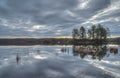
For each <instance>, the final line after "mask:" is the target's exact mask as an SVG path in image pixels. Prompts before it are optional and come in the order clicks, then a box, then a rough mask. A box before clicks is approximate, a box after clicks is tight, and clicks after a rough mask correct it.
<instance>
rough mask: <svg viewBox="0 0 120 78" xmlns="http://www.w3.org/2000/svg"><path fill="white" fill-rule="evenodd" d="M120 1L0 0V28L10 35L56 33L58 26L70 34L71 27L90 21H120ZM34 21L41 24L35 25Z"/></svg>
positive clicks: (106, 22)
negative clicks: (42, 28)
mask: <svg viewBox="0 0 120 78" xmlns="http://www.w3.org/2000/svg"><path fill="white" fill-rule="evenodd" d="M119 3H120V2H119V1H117V0H116V1H114V0H0V20H1V23H0V28H1V29H2V31H0V32H2V33H1V35H2V34H4V32H3V31H11V32H12V33H11V34H10V36H13V35H15V36H17V35H19V34H21V35H22V34H23V33H24V35H25V36H33V35H36V36H37V35H38V36H41V35H43V34H44V35H45V36H46V35H47V36H51V35H54V36H55V35H56V33H58V32H57V30H60V29H62V30H63V31H64V32H59V34H61V35H70V32H71V30H72V28H74V27H79V26H81V25H85V26H87V25H91V24H90V23H91V22H97V23H99V22H100V23H103V24H105V25H106V24H107V25H108V26H109V24H108V23H109V22H108V21H111V20H108V19H109V18H111V19H113V18H115V20H117V21H118V22H119V21H120V18H118V17H119V12H120V11H119V9H120V8H119ZM112 6H113V8H112ZM114 7H115V8H114ZM109 11H110V12H109ZM99 13H100V14H99ZM108 17H109V18H108ZM106 20H107V21H106ZM114 23H115V22H113V25H114ZM6 25H7V26H8V27H7V28H5V27H4V26H6ZM34 25H40V26H39V27H36V28H34ZM41 26H42V27H44V26H45V27H47V28H46V30H44V31H42V30H40V28H41ZM110 26H111V25H110ZM117 26H118V24H117ZM13 28H14V29H13ZM32 28H33V29H32ZM37 28H38V29H37ZM53 30H54V32H53ZM67 30H69V31H67ZM15 31H17V32H15ZM31 31H32V32H31ZM5 33H7V32H5ZM29 33H30V34H31V35H28V34H29ZM8 34H9V33H8ZM4 35H5V34H4ZM5 36H6V35H5Z"/></svg>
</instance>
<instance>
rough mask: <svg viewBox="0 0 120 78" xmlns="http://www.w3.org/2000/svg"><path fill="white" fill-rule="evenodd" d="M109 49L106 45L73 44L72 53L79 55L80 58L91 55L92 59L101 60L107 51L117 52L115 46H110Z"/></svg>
mask: <svg viewBox="0 0 120 78" xmlns="http://www.w3.org/2000/svg"><path fill="white" fill-rule="evenodd" d="M109 50H110V51H108V49H107V47H106V45H87V46H86V45H73V55H74V56H80V57H81V58H82V59H83V58H85V57H86V56H91V58H92V59H98V60H101V59H103V58H104V57H105V56H107V54H109V53H114V54H117V53H118V49H117V48H110V49H109ZM108 52H109V53H108Z"/></svg>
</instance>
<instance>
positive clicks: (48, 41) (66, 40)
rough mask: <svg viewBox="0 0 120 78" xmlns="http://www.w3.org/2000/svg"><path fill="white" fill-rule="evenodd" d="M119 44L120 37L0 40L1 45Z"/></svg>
mask: <svg viewBox="0 0 120 78" xmlns="http://www.w3.org/2000/svg"><path fill="white" fill-rule="evenodd" d="M96 44H118V45H120V37H117V38H107V39H106V40H99V39H95V40H94V39H76V40H74V39H72V38H0V45H1V46H2V45H96Z"/></svg>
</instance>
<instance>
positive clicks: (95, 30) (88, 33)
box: [72, 24, 110, 40]
mask: <svg viewBox="0 0 120 78" xmlns="http://www.w3.org/2000/svg"><path fill="white" fill-rule="evenodd" d="M109 35H110V34H109V28H105V27H103V26H102V25H101V24H98V25H92V26H91V28H90V29H86V28H84V27H83V26H81V27H80V28H78V29H77V28H74V29H73V32H72V36H73V39H104V40H105V39H107V36H109Z"/></svg>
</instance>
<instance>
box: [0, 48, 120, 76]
mask: <svg viewBox="0 0 120 78" xmlns="http://www.w3.org/2000/svg"><path fill="white" fill-rule="evenodd" d="M111 47H114V48H117V49H118V52H117V53H115V52H110V48H111ZM73 49H74V46H1V47H0V78H120V74H119V72H120V47H119V46H106V49H105V51H106V52H104V53H103V54H102V57H101V54H99V55H98V54H97V56H95V58H93V57H92V54H90V53H88V54H84V57H83V58H81V55H83V53H82V54H80V53H75V51H74V50H73ZM17 57H18V58H19V59H17ZM98 57H101V59H99V58H98Z"/></svg>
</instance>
